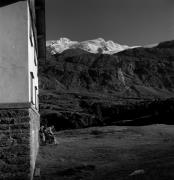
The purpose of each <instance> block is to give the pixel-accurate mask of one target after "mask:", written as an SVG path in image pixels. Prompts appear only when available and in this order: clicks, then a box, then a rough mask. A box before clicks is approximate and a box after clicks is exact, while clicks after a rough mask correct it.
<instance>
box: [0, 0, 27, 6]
mask: <svg viewBox="0 0 174 180" xmlns="http://www.w3.org/2000/svg"><path fill="white" fill-rule="evenodd" d="M18 1H26V0H2V1H0V7H3V6H8V5H10V4H13V3H16V2H18Z"/></svg>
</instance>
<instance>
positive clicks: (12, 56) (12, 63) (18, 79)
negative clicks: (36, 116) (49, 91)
mask: <svg viewBox="0 0 174 180" xmlns="http://www.w3.org/2000/svg"><path fill="white" fill-rule="evenodd" d="M27 16H28V14H27V2H26V1H23V2H22V1H21V2H17V3H14V4H10V5H8V6H4V7H1V8H0V103H23V102H24V103H25V102H28V101H29V87H28V42H27V41H28V28H27V27H28V17H27Z"/></svg>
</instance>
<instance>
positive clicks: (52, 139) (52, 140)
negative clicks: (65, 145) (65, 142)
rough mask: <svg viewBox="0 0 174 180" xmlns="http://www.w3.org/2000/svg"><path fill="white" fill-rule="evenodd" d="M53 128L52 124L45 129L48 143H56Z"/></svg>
mask: <svg viewBox="0 0 174 180" xmlns="http://www.w3.org/2000/svg"><path fill="white" fill-rule="evenodd" d="M53 129H54V126H53V125H52V126H50V127H48V128H47V129H46V134H47V137H48V142H49V143H50V144H52V143H53V144H58V142H57V140H56V137H55V135H54V133H53Z"/></svg>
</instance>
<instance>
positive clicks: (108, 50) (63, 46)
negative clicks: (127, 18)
mask: <svg viewBox="0 0 174 180" xmlns="http://www.w3.org/2000/svg"><path fill="white" fill-rule="evenodd" d="M46 45H47V47H50V48H51V49H52V51H51V52H52V54H57V53H62V52H63V51H65V50H67V49H76V48H79V49H82V50H85V51H87V52H90V53H94V54H96V53H101V54H115V53H117V52H120V51H123V50H126V49H131V48H135V47H137V46H132V47H129V46H127V45H120V44H118V43H115V42H113V41H111V40H109V41H105V40H104V39H103V38H97V39H93V40H86V41H82V42H78V41H71V40H70V39H68V38H60V39H59V40H50V41H47V43H46Z"/></svg>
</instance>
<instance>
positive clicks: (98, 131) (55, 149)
mask: <svg viewBox="0 0 174 180" xmlns="http://www.w3.org/2000/svg"><path fill="white" fill-rule="evenodd" d="M56 135H57V139H58V141H59V143H60V144H58V145H48V146H41V147H40V153H39V156H38V160H37V167H39V168H40V169H41V176H40V178H35V179H42V180H80V179H83V180H91V179H93V180H112V179H113V180H123V179H124V180H132V179H141V180H165V179H166V180H170V179H171V180H173V179H174V126H168V125H151V126H144V127H143V126H141V127H138V126H137V127H125V126H124V127H118V126H112V127H111V126H109V127H93V128H87V129H79V130H67V131H61V132H58V133H57V134H56Z"/></svg>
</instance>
